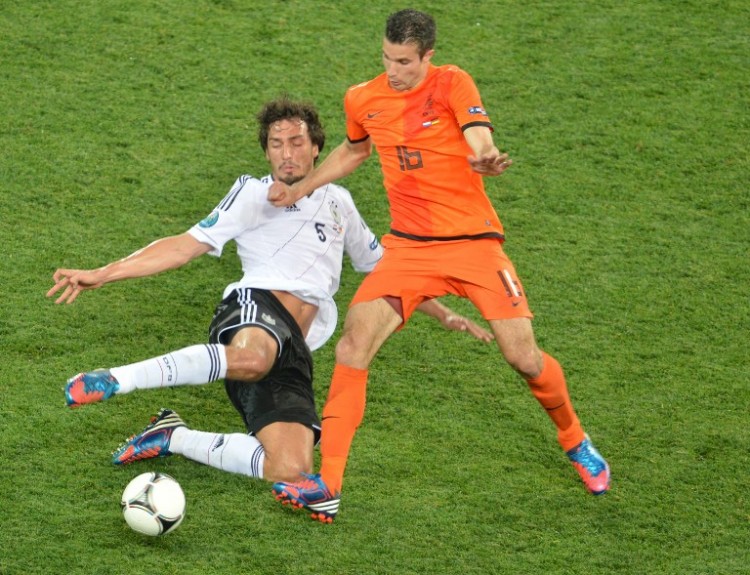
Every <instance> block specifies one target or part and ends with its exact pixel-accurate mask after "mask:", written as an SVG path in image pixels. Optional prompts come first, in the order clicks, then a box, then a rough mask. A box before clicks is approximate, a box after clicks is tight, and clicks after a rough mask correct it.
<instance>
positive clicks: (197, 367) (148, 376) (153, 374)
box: [110, 343, 227, 393]
mask: <svg viewBox="0 0 750 575" xmlns="http://www.w3.org/2000/svg"><path fill="white" fill-rule="evenodd" d="M110 371H111V372H112V375H113V376H114V377H115V378H116V379H117V381H118V382H119V383H120V389H119V390H118V391H117V393H130V392H131V391H134V390H136V389H151V388H155V387H172V386H175V385H189V384H193V385H195V384H202V383H211V382H213V381H216V380H218V379H223V378H224V377H225V376H226V374H227V352H226V348H225V347H224V346H223V345H219V344H214V343H211V344H198V345H191V346H189V347H184V348H182V349H179V350H177V351H172V352H170V353H167V354H166V355H160V356H158V357H152V358H151V359H147V360H145V361H139V362H138V363H131V364H129V365H123V366H120V367H113V368H112V369H111V370H110Z"/></svg>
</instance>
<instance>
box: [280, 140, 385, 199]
mask: <svg viewBox="0 0 750 575" xmlns="http://www.w3.org/2000/svg"><path fill="white" fill-rule="evenodd" d="M371 152H372V145H371V144H370V140H369V139H367V140H363V141H362V142H356V143H353V142H350V141H349V140H348V139H346V140H344V141H343V142H342V143H341V144H339V145H338V146H337V147H336V148H334V149H333V151H332V152H331V153H330V154H328V156H327V157H326V159H325V160H323V162H322V163H321V164H320V165H319V166H318V167H316V168H315V169H314V170H313V171H312V172H310V173H309V174H307V175H306V176H305V177H304V178H302V179H301V180H300V181H298V182H296V183H294V184H292V185H291V186H290V185H289V184H285V183H284V182H280V181H278V180H277V181H275V182H274V183H273V184H271V187H270V188H269V189H268V201H269V202H271V204H273V205H274V206H276V207H277V208H280V207H284V206H291V205H292V204H293V203H294V202H296V201H297V200H299V199H300V198H302V197H304V196H307V195H309V194H311V193H313V192H314V191H315V190H316V189H317V188H319V187H320V186H324V185H325V184H330V183H331V182H334V181H336V180H338V179H340V178H343V177H345V176H348V175H349V174H351V173H352V172H353V171H354V170H356V169H357V167H359V165H360V164H361V163H362V162H364V161H365V160H366V159H367V158H368V157H370V153H371Z"/></svg>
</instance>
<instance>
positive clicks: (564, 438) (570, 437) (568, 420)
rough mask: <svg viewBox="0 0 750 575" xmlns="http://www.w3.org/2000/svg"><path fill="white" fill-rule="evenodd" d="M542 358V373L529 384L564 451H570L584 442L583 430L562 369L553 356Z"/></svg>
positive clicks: (543, 353) (544, 355) (544, 354)
mask: <svg viewBox="0 0 750 575" xmlns="http://www.w3.org/2000/svg"><path fill="white" fill-rule="evenodd" d="M542 357H543V359H544V367H543V368H542V373H540V374H539V376H538V377H536V378H534V379H529V380H527V382H528V384H529V388H530V389H531V393H533V394H534V397H536V399H537V401H538V402H539V403H540V404H541V405H542V407H543V408H544V409H545V410H546V411H547V415H549V417H550V419H551V420H552V421H553V423H554V424H555V426H556V427H557V440H558V441H559V442H560V445H561V446H562V448H563V450H565V451H568V450H570V449H573V448H574V447H575V446H576V445H578V444H579V443H580V442H581V441H583V438H584V433H583V428H582V427H581V423H580V422H579V421H578V417H577V416H576V413H575V411H574V410H573V404H572V403H571V402H570V395H568V387H567V385H566V383H565V375H564V374H563V370H562V367H560V364H559V363H558V362H557V360H556V359H555V358H554V357H552V356H551V355H547V354H546V353H545V352H542Z"/></svg>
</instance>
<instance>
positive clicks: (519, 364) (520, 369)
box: [505, 349, 543, 380]
mask: <svg viewBox="0 0 750 575" xmlns="http://www.w3.org/2000/svg"><path fill="white" fill-rule="evenodd" d="M505 360H506V361H507V362H508V364H509V365H510V366H511V367H512V368H513V369H514V370H515V371H516V372H517V373H518V374H520V375H521V377H523V378H524V379H526V380H529V379H534V378H536V377H539V374H541V373H542V365H543V363H542V357H541V354H540V353H539V352H538V351H537V350H536V349H530V350H516V351H513V352H511V353H506V354H505Z"/></svg>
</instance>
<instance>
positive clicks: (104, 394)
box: [65, 369, 120, 407]
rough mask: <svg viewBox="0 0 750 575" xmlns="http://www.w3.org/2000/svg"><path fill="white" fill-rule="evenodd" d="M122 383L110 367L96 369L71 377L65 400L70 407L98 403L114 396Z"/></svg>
mask: <svg viewBox="0 0 750 575" xmlns="http://www.w3.org/2000/svg"><path fill="white" fill-rule="evenodd" d="M119 389H120V384H119V383H118V381H117V380H116V379H115V378H114V376H113V375H112V374H111V373H110V372H109V370H108V369H95V370H94V371H89V372H86V373H79V374H78V375H74V376H73V377H71V378H70V379H69V380H68V382H67V384H66V385H65V401H66V403H67V404H68V406H69V407H78V406H79V405H83V404H84V403H96V402H97V401H104V400H105V399H109V398H110V397H112V396H113V395H114V394H115V393H117V391H118V390H119Z"/></svg>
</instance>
